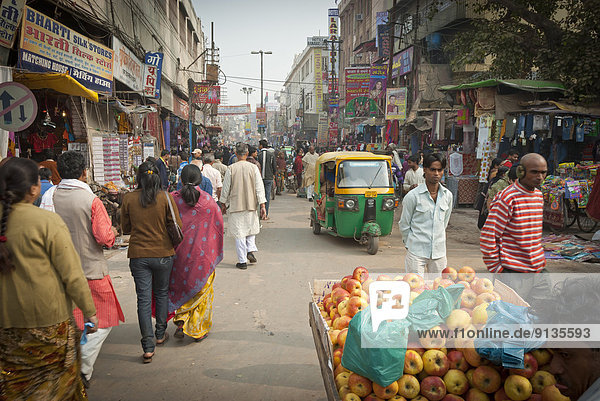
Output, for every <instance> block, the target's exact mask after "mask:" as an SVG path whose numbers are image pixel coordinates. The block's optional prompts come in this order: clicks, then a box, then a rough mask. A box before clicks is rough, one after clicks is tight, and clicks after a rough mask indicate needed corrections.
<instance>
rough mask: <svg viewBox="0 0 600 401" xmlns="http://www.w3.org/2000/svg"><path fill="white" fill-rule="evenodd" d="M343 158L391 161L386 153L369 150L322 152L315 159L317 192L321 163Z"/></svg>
mask: <svg viewBox="0 0 600 401" xmlns="http://www.w3.org/2000/svg"><path fill="white" fill-rule="evenodd" d="M343 160H385V161H388V162H390V163H391V161H392V157H391V156H387V155H376V154H374V153H371V152H327V153H323V154H322V155H321V156H319V158H318V159H317V162H316V164H315V191H316V192H318V191H319V190H320V187H321V182H320V178H319V177H320V176H321V165H323V164H326V163H329V162H335V163H336V164H337V162H338V161H343Z"/></svg>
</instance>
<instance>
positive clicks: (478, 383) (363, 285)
mask: <svg viewBox="0 0 600 401" xmlns="http://www.w3.org/2000/svg"><path fill="white" fill-rule="evenodd" d="M377 280H403V281H406V282H407V283H408V284H409V285H410V287H411V300H410V303H412V301H413V300H414V298H416V297H417V296H418V295H419V294H420V293H422V292H423V291H426V290H431V289H437V288H438V287H448V286H450V285H453V284H462V285H464V286H465V289H464V290H463V293H462V296H461V305H460V309H455V310H454V311H452V313H451V314H450V316H448V318H447V319H446V322H445V324H444V325H442V326H436V327H434V328H432V330H435V329H446V328H448V329H454V328H465V329H473V328H477V327H480V326H481V325H483V324H485V323H486V322H487V312H486V308H487V306H488V304H489V302H492V301H495V300H499V299H500V295H499V294H498V293H496V292H495V291H494V286H493V284H492V282H491V281H490V280H488V279H487V278H477V277H476V274H475V271H474V270H473V269H472V268H471V267H468V266H465V267H462V268H461V269H459V270H458V271H457V270H455V269H453V268H451V267H447V268H446V269H444V270H443V272H442V276H441V277H439V278H436V279H435V280H434V281H433V283H431V286H430V285H428V283H426V282H425V280H424V279H423V277H421V276H419V275H418V274H414V273H408V274H406V275H404V276H396V277H394V278H393V279H392V278H391V277H389V276H386V275H380V276H379V277H377ZM372 281H373V280H372V279H370V278H369V272H368V271H367V269H365V268H364V267H357V268H356V269H355V270H354V272H353V274H352V275H349V276H346V277H344V278H342V280H340V281H339V282H337V283H335V284H334V285H333V286H332V290H331V293H329V294H327V295H325V297H324V298H323V301H322V302H320V303H319V308H320V310H321V315H322V316H323V318H324V320H325V322H326V323H327V324H328V326H329V327H330V330H329V337H330V339H331V342H332V344H333V347H334V350H333V363H334V377H335V384H336V387H337V390H338V393H339V395H340V398H341V399H342V400H343V401H361V400H362V401H378V400H395V401H408V400H412V401H569V398H568V397H565V396H563V395H562V394H561V393H560V391H559V389H558V388H557V387H556V379H555V378H554V376H553V375H552V374H551V373H550V372H549V371H548V370H549V365H550V361H551V359H552V354H551V352H550V351H549V350H546V349H539V350H534V351H531V352H529V353H526V354H525V359H524V364H525V367H524V368H523V369H505V368H503V367H501V366H495V365H493V364H492V363H491V362H490V361H488V360H486V359H484V358H482V357H481V356H480V355H479V354H478V353H477V351H476V349H475V348H474V347H473V344H472V341H473V340H465V341H464V342H462V343H461V342H460V341H457V342H456V343H455V347H456V348H446V340H445V339H442V338H438V339H431V338H427V339H425V338H421V339H420V340H419V342H418V343H409V345H408V348H407V351H406V356H405V359H404V374H403V375H402V376H401V377H399V378H398V379H397V380H396V381H394V382H393V383H392V384H390V385H388V386H386V387H383V386H380V385H379V384H378V383H376V382H372V381H371V380H369V379H368V378H366V377H363V376H360V375H358V374H356V373H353V372H350V371H349V370H348V369H346V368H344V367H343V366H342V364H341V361H342V355H343V352H344V345H345V342H346V336H347V333H348V325H349V323H350V321H351V320H352V317H353V316H354V315H355V314H357V313H358V312H359V311H361V310H362V309H364V308H366V307H367V306H368V300H369V296H368V288H369V284H370V283H371V282H372Z"/></svg>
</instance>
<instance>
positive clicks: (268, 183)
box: [263, 180, 273, 216]
mask: <svg viewBox="0 0 600 401" xmlns="http://www.w3.org/2000/svg"><path fill="white" fill-rule="evenodd" d="M263 184H265V196H266V197H267V204H266V205H265V207H266V209H267V216H268V215H269V203H270V202H271V190H272V189H273V180H263Z"/></svg>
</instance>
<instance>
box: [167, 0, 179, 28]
mask: <svg viewBox="0 0 600 401" xmlns="http://www.w3.org/2000/svg"><path fill="white" fill-rule="evenodd" d="M168 1H169V21H171V25H173V28H175V32H177V16H178V15H179V14H178V7H177V0H168Z"/></svg>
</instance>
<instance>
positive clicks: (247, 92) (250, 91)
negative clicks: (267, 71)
mask: <svg viewBox="0 0 600 401" xmlns="http://www.w3.org/2000/svg"><path fill="white" fill-rule="evenodd" d="M240 90H241V91H242V92H243V93H245V94H246V104H250V98H249V96H250V94H251V93H252V92H254V88H246V87H243V88H242V89H240Z"/></svg>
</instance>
